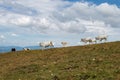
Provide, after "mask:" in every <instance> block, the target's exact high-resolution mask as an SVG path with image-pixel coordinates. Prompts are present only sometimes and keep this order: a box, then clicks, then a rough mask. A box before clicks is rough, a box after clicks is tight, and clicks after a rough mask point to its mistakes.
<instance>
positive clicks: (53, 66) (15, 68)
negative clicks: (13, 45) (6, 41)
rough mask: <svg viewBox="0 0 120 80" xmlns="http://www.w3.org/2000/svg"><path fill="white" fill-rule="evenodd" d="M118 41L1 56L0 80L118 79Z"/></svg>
mask: <svg viewBox="0 0 120 80" xmlns="http://www.w3.org/2000/svg"><path fill="white" fill-rule="evenodd" d="M119 63H120V41H117V42H109V43H102V44H93V45H85V46H72V47H63V48H53V49H46V50H30V51H17V52H8V53H5V54H0V67H1V68H0V74H1V75H0V79H1V80H10V79H11V80H119V79H120V64H119Z"/></svg>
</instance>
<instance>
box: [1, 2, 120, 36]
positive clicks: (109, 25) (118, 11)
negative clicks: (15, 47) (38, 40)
mask: <svg viewBox="0 0 120 80" xmlns="http://www.w3.org/2000/svg"><path fill="white" fill-rule="evenodd" d="M0 5H1V6H0V13H1V14H0V17H1V19H0V24H1V25H5V26H7V27H10V30H12V31H10V32H14V33H16V34H17V33H22V34H33V33H36V34H40V33H43V34H49V35H56V34H61V35H63V34H64V33H66V34H68V35H69V34H74V33H75V34H77V35H80V34H85V35H89V34H95V35H98V34H104V33H105V34H114V35H116V34H119V30H120V28H119V27H120V26H119V21H120V8H119V7H117V6H116V5H111V4H108V3H101V4H100V5H96V4H91V3H88V2H69V1H65V0H29V1H25V0H10V1H7V0H1V1H0ZM0 29H1V28H0ZM8 30H9V29H8ZM16 34H12V36H17V35H16ZM69 36H70V35H69Z"/></svg>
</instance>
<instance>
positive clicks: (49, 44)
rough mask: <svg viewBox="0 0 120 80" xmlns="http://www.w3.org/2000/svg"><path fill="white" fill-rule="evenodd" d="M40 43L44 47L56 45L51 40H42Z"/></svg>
mask: <svg viewBox="0 0 120 80" xmlns="http://www.w3.org/2000/svg"><path fill="white" fill-rule="evenodd" d="M39 45H40V46H41V47H43V48H46V47H54V45H53V43H52V41H49V42H41V43H40V44H39Z"/></svg>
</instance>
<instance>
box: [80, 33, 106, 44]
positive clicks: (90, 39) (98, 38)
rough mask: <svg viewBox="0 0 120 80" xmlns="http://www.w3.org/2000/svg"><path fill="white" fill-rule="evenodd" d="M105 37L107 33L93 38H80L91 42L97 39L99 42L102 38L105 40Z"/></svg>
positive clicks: (95, 41) (85, 41) (82, 40)
mask: <svg viewBox="0 0 120 80" xmlns="http://www.w3.org/2000/svg"><path fill="white" fill-rule="evenodd" d="M107 37H108V36H107V35H100V36H97V37H95V38H82V39H81V42H84V43H89V44H92V43H97V41H99V42H101V41H103V40H104V41H107Z"/></svg>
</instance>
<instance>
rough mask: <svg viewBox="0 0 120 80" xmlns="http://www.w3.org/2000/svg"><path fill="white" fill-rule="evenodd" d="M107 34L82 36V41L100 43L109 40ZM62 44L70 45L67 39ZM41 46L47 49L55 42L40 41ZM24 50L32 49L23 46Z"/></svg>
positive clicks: (64, 45)
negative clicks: (89, 36)
mask: <svg viewBox="0 0 120 80" xmlns="http://www.w3.org/2000/svg"><path fill="white" fill-rule="evenodd" d="M107 37H108V36H107V35H100V36H97V37H95V38H81V41H80V42H83V43H85V44H87V43H88V44H95V43H98V42H101V41H103V40H104V41H105V42H106V41H107ZM61 45H62V46H63V47H67V45H68V42H65V41H63V42H61ZM39 46H40V47H42V49H45V48H47V47H50V48H51V47H54V44H53V42H52V41H48V42H40V43H39ZM23 50H24V51H28V50H30V48H23ZM11 51H16V49H15V48H12V49H11Z"/></svg>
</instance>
